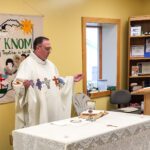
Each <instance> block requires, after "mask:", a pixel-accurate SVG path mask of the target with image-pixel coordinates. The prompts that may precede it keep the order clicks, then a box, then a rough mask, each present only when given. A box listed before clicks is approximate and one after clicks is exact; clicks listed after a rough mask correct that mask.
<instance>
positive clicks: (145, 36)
mask: <svg viewBox="0 0 150 150" xmlns="http://www.w3.org/2000/svg"><path fill="white" fill-rule="evenodd" d="M147 37H150V35H141V36H130V38H147Z"/></svg>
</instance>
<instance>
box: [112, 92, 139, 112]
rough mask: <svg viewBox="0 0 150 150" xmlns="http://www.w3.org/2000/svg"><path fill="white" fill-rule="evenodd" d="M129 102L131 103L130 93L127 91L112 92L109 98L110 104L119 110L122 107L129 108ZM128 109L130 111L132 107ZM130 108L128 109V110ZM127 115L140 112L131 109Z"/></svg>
mask: <svg viewBox="0 0 150 150" xmlns="http://www.w3.org/2000/svg"><path fill="white" fill-rule="evenodd" d="M130 101H131V93H130V92H129V91H128V90H117V91H113V92H112V94H111V96H110V103H111V104H117V105H118V107H119V108H120V107H124V106H129V104H130ZM130 108H131V110H132V108H133V107H130ZM130 108H129V107H128V109H130ZM115 111H121V112H127V111H123V110H121V109H116V110H115ZM128 113H135V114H141V110H140V109H136V108H135V109H134V108H133V111H128Z"/></svg>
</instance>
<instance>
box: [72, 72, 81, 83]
mask: <svg viewBox="0 0 150 150" xmlns="http://www.w3.org/2000/svg"><path fill="white" fill-rule="evenodd" d="M73 79H74V82H79V81H80V80H82V79H83V74H81V73H80V74H76V75H74V78H73Z"/></svg>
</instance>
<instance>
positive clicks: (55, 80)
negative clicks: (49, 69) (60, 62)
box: [53, 76, 59, 86]
mask: <svg viewBox="0 0 150 150" xmlns="http://www.w3.org/2000/svg"><path fill="white" fill-rule="evenodd" d="M53 81H54V82H55V85H56V86H58V85H59V80H58V78H56V77H55V76H54V78H53Z"/></svg>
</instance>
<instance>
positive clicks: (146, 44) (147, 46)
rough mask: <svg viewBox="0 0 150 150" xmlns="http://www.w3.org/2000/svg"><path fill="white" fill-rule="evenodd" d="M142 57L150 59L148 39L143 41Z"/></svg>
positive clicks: (149, 42) (149, 39)
mask: <svg viewBox="0 0 150 150" xmlns="http://www.w3.org/2000/svg"><path fill="white" fill-rule="evenodd" d="M144 57H150V38H146V39H145V50H144Z"/></svg>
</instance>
